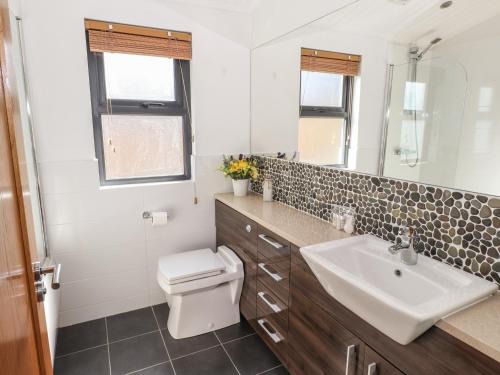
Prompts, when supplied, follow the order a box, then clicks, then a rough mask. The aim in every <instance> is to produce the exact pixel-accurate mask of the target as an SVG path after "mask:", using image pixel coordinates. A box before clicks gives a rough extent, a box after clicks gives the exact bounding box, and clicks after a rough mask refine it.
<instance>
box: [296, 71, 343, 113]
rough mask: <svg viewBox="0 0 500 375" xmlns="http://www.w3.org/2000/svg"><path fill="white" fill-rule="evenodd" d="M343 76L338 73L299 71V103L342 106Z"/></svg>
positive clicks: (304, 104) (318, 105) (317, 105)
mask: <svg viewBox="0 0 500 375" xmlns="http://www.w3.org/2000/svg"><path fill="white" fill-rule="evenodd" d="M343 83H344V76H343V75H340V74H331V73H319V72H308V71H302V72H301V105H303V106H313V107H314V106H316V107H342V96H343V95H342V94H343Z"/></svg>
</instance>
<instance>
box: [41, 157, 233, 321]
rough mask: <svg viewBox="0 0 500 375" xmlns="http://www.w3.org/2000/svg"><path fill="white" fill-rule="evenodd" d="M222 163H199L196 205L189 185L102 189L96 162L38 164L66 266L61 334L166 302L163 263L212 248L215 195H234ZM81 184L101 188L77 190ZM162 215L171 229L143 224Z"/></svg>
mask: <svg viewBox="0 0 500 375" xmlns="http://www.w3.org/2000/svg"><path fill="white" fill-rule="evenodd" d="M219 163H220V156H205V157H198V158H196V160H195V164H196V165H198V166H199V168H197V170H199V171H202V172H200V173H198V174H197V175H196V181H197V183H196V186H197V196H198V204H197V205H195V204H194V203H193V197H194V183H193V182H192V181H190V182H178V183H158V184H151V185H141V186H126V187H123V186H119V187H111V188H110V187H105V188H100V187H99V185H98V183H97V173H98V172H97V161H95V160H93V161H87V162H81V161H78V162H46V163H41V166H42V170H43V172H42V174H41V175H42V186H44V199H45V206H46V212H47V226H48V241H49V246H50V248H51V251H52V256H53V257H54V258H55V260H56V261H57V262H60V263H61V264H62V265H63V272H62V286H61V301H60V317H59V324H60V326H65V325H69V324H74V323H78V322H81V321H85V320H89V319H94V318H97V317H101V316H104V315H108V314H113V313H117V312H121V311H126V310H129V309H133V308H137V307H141V306H146V305H149V304H153V303H159V302H162V301H164V294H163V292H162V291H161V289H160V288H159V287H158V284H157V282H156V268H157V264H158V258H159V257H160V256H162V255H166V254H171V253H174V252H179V251H186V250H192V249H197V248H202V247H214V246H215V227H214V205H213V204H214V203H213V198H212V195H213V193H214V192H217V191H227V190H228V189H230V185H229V181H227V180H225V179H224V178H223V177H222V176H221V175H220V174H219V173H217V172H216V168H217V166H218V164H219ZM80 168H81V169H82V170H83V171H92V170H93V173H94V174H95V175H94V176H91V175H92V173H90V172H88V174H87V175H85V173H81V174H79V173H78V170H79V169H80ZM65 173H67V174H68V175H69V176H71V177H68V178H67V179H65V178H62V176H64V174H65ZM82 177H83V180H87V179H90V180H92V181H95V182H96V183H94V185H93V187H91V186H90V185H89V184H81V185H79V184H78V181H79V180H80V179H81V178H82ZM68 181H71V182H68ZM158 210H166V211H168V213H169V222H168V224H167V225H166V226H161V227H153V226H152V225H151V221H150V220H144V219H143V218H142V212H143V211H158Z"/></svg>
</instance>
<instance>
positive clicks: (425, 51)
mask: <svg viewBox="0 0 500 375" xmlns="http://www.w3.org/2000/svg"><path fill="white" fill-rule="evenodd" d="M442 40H443V39H441V38H434V39H432V40H431V42H430V43H429V45H428V46H427V47H425V48H424V49H423V50H422V52H420V53H419V54H418V56H417V59H418V60H420V59H421V58H422V57H424V55H425V54H426V53H427V52H428V51H429V50H430V49H431V48H432V47H433V46H435V45H436V44H438V43H439V42H440V41H442Z"/></svg>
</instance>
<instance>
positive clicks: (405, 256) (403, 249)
mask: <svg viewBox="0 0 500 375" xmlns="http://www.w3.org/2000/svg"><path fill="white" fill-rule="evenodd" d="M399 235H400V236H401V237H399V241H398V242H397V243H396V244H394V245H392V246H389V252H390V253H391V254H397V253H399V254H400V256H401V262H402V263H404V264H407V265H410V266H413V265H415V264H417V261H418V253H421V252H423V251H424V243H423V242H421V241H418V243H417V244H415V227H412V226H406V225H405V226H404V227H402V228H401V229H400V230H399Z"/></svg>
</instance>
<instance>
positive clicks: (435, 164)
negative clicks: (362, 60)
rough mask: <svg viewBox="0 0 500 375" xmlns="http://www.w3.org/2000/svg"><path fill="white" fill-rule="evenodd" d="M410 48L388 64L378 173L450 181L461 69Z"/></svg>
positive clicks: (461, 97) (459, 120) (463, 83)
mask: <svg viewBox="0 0 500 375" xmlns="http://www.w3.org/2000/svg"><path fill="white" fill-rule="evenodd" d="M439 41H440V39H435V40H433V41H432V42H431V44H430V45H429V46H428V47H427V48H425V49H424V50H423V51H419V50H418V49H416V48H410V50H409V59H408V60H409V61H408V63H404V64H397V65H391V66H389V72H388V73H389V74H388V84H387V93H386V98H387V99H386V118H385V124H384V135H383V138H382V145H381V151H382V152H381V159H380V172H381V174H382V175H384V176H387V177H393V178H399V179H405V180H412V181H419V182H426V183H430V184H434V185H442V186H454V185H455V184H454V180H455V174H456V170H457V165H456V163H457V160H458V151H459V147H460V140H461V138H462V126H463V112H464V101H465V96H466V90H467V77H466V72H465V69H464V68H463V67H462V66H461V65H460V64H459V63H458V62H455V61H451V60H449V59H446V58H440V57H432V58H431V57H427V56H424V54H425V53H426V52H427V51H428V50H429V49H430V47H432V46H433V45H434V44H436V43H438V42H439Z"/></svg>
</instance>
